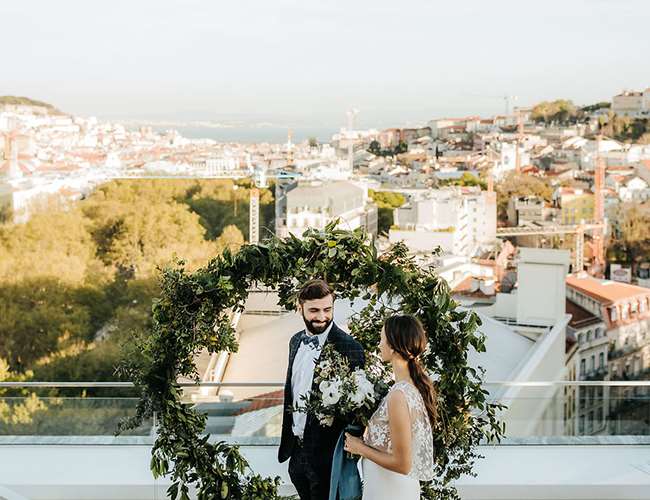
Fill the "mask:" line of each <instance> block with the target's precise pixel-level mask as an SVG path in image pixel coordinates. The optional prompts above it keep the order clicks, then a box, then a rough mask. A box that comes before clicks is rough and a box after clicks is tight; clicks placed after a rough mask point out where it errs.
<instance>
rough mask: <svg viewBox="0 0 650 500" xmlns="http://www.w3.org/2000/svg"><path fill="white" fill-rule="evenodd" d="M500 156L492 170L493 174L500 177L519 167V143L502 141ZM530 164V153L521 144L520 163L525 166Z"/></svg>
mask: <svg viewBox="0 0 650 500" xmlns="http://www.w3.org/2000/svg"><path fill="white" fill-rule="evenodd" d="M499 144H500V146H499V147H500V157H499V159H498V161H497V162H496V163H495V165H494V169H493V170H492V173H493V175H494V176H495V177H496V178H497V179H499V178H501V177H503V176H504V175H505V174H507V173H508V172H514V171H515V169H516V168H517V143H516V142H501V143H499ZM528 164H530V155H529V154H528V152H527V151H526V148H525V147H524V145H523V144H521V145H519V165H520V166H522V167H523V166H525V165H528Z"/></svg>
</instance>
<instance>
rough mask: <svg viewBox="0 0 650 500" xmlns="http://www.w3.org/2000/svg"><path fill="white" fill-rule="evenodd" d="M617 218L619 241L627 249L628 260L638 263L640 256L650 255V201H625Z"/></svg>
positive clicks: (633, 263) (634, 263)
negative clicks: (638, 202) (640, 202)
mask: <svg viewBox="0 0 650 500" xmlns="http://www.w3.org/2000/svg"><path fill="white" fill-rule="evenodd" d="M616 219H617V221H618V224H617V225H616V227H617V235H618V241H619V242H620V243H621V244H622V246H623V248H625V250H626V251H627V255H628V261H629V262H630V263H631V264H632V265H636V264H637V261H638V259H639V258H640V257H646V258H647V256H648V255H650V202H646V203H644V204H636V203H625V204H623V205H621V206H620V208H619V210H618V216H617V218H616Z"/></svg>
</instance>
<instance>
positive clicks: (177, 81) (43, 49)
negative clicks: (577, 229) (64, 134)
mask: <svg viewBox="0 0 650 500" xmlns="http://www.w3.org/2000/svg"><path fill="white" fill-rule="evenodd" d="M524 4H525V5H526V8H523V7H522V5H524ZM0 16H1V17H2V18H3V19H4V21H5V22H4V23H3V30H2V31H1V32H0V40H2V41H3V42H4V43H3V46H4V47H5V48H7V49H9V48H10V50H7V51H6V52H5V55H4V60H3V65H2V68H3V79H2V88H0V94H9V95H24V96H27V97H31V98H34V99H39V100H43V101H47V102H50V103H52V104H53V105H55V106H57V107H58V108H59V109H61V110H63V111H65V112H69V113H73V114H78V115H82V116H90V115H94V116H98V117H100V118H104V119H123V120H129V119H130V120H134V119H138V120H145V121H147V120H149V121H152V120H166V121H169V120H172V121H173V120H176V121H200V120H209V121H214V122H222V123H228V122H242V123H245V124H251V123H260V122H266V123H270V124H273V126H281V127H305V126H312V127H323V128H338V127H339V126H341V125H343V124H344V123H345V111H346V110H347V109H349V108H351V107H356V108H358V109H359V110H360V111H361V112H360V114H359V118H358V124H359V126H362V127H388V126H406V125H417V124H420V123H423V122H425V121H426V120H427V119H430V118H433V117H440V116H449V115H467V114H479V115H492V114H496V113H502V112H503V111H504V101H503V99H502V98H501V96H505V95H516V96H518V100H517V101H515V102H514V104H515V105H521V106H530V105H532V104H534V103H536V102H539V101H542V100H548V99H556V98H567V99H571V100H573V101H574V102H576V103H577V104H591V103H594V102H597V101H601V100H610V99H611V97H612V95H614V94H615V93H617V92H619V91H621V90H622V89H626V88H631V89H639V90H641V89H643V88H646V87H649V86H650V65H648V63H647V59H648V54H649V53H650V32H648V30H647V19H648V18H649V17H650V4H648V3H647V2H644V1H643V0H572V1H571V0H569V1H563V2H561V1H559V0H550V1H545V2H543V3H542V2H539V3H537V4H533V3H530V2H526V3H524V2H514V1H510V0H501V1H493V2H480V1H478V0H472V1H467V2H463V4H462V5H447V4H437V3H433V2H422V1H415V0H406V1H403V2H400V3H399V4H396V3H394V2H386V1H376V0H375V1H367V0H363V1H357V2H354V3H353V4H350V3H348V2H346V3H343V2H329V3H327V4H324V5H321V4H313V5H308V4H306V3H305V2H297V1H293V0H274V1H266V2H263V1H260V0H255V1H250V2H242V3H238V4H234V3H233V4H231V3H229V4H221V3H216V2H201V1H197V0H187V1H183V2H180V1H158V2H153V1H152V0H141V1H138V2H127V1H125V0H118V1H115V2H112V3H110V4H97V3H95V2H75V1H68V2H46V1H37V0H26V1H21V2H20V3H18V2H13V3H9V4H3V5H1V6H0Z"/></svg>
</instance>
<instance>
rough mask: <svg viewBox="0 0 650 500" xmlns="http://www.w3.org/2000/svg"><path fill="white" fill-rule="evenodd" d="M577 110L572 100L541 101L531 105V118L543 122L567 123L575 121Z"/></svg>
mask: <svg viewBox="0 0 650 500" xmlns="http://www.w3.org/2000/svg"><path fill="white" fill-rule="evenodd" d="M577 116H578V110H577V109H576V107H575V105H574V104H573V102H571V101H569V100H566V99H557V100H555V101H543V102H540V103H539V104H536V105H535V106H534V107H533V110H532V113H531V118H532V119H533V120H534V121H536V122H543V123H545V124H551V123H559V124H567V123H570V122H575V121H576V118H577Z"/></svg>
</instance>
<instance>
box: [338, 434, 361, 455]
mask: <svg viewBox="0 0 650 500" xmlns="http://www.w3.org/2000/svg"><path fill="white" fill-rule="evenodd" d="M365 446H366V445H365V443H364V442H363V440H362V439H361V438H358V437H355V436H353V435H352V434H350V433H349V432H346V433H345V445H344V446H343V449H344V450H345V451H347V452H349V453H352V454H353V455H363V454H362V453H361V452H362V451H363V449H364V448H365Z"/></svg>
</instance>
